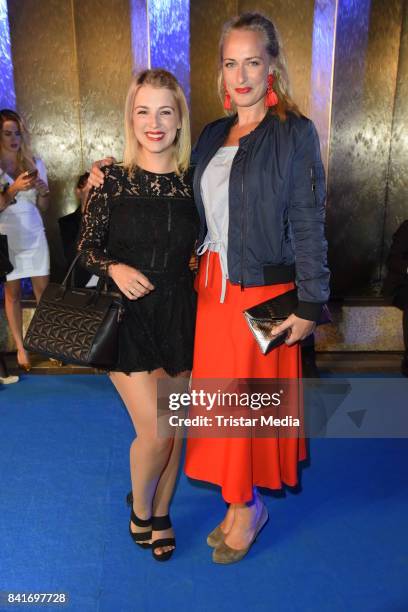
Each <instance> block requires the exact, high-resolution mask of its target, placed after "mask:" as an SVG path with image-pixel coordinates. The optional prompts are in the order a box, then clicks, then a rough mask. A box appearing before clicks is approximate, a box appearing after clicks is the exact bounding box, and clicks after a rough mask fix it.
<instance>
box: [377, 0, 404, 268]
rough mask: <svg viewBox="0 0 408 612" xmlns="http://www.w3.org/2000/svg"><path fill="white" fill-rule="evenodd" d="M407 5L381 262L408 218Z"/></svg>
mask: <svg viewBox="0 0 408 612" xmlns="http://www.w3.org/2000/svg"><path fill="white" fill-rule="evenodd" d="M407 126H408V3H406V2H405V11H404V15H403V22H402V36H401V45H400V53H399V64H398V79H397V88H396V96H395V106H394V121H393V129H392V140H391V155H390V173H389V180H388V194H387V195H388V197H387V215H386V224H385V241H384V256H383V263H384V260H385V258H386V256H387V253H388V251H389V247H390V244H391V238H392V234H393V233H394V232H395V231H396V229H397V227H398V226H399V225H400V224H401V223H402V221H404V219H408V127H407Z"/></svg>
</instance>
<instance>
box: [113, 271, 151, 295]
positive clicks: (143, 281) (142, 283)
mask: <svg viewBox="0 0 408 612" xmlns="http://www.w3.org/2000/svg"><path fill="white" fill-rule="evenodd" d="M108 273H109V276H110V277H111V279H112V280H113V281H114V282H115V284H116V285H117V286H118V287H119V289H120V290H121V292H122V293H123V294H124V295H125V296H126V297H127V298H128V299H129V300H137V299H138V298H140V297H143V296H144V295H147V294H148V293H150V291H153V289H154V286H153V285H152V284H151V282H150V281H149V279H148V278H147V277H146V276H145V275H144V274H142V273H141V272H139V270H136V268H132V267H131V266H127V265H126V264H121V263H119V264H111V265H110V266H109V269H108Z"/></svg>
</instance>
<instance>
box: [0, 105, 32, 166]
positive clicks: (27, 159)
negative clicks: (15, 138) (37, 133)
mask: <svg viewBox="0 0 408 612" xmlns="http://www.w3.org/2000/svg"><path fill="white" fill-rule="evenodd" d="M6 121H14V123H16V124H17V126H18V129H19V132H20V134H21V146H20V149H19V150H18V151H17V164H18V170H19V171H20V172H25V171H27V170H33V169H34V168H35V167H36V165H35V159H34V155H33V152H32V150H31V144H30V134H29V132H28V130H27V127H26V125H25V123H24V121H23V119H22V117H20V115H19V114H18V113H16V111H13V110H10V109H9V108H3V109H1V110H0V130H3V126H4V124H5V123H6ZM0 152H1V142H0Z"/></svg>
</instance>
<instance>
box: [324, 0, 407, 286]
mask: <svg viewBox="0 0 408 612" xmlns="http://www.w3.org/2000/svg"><path fill="white" fill-rule="evenodd" d="M401 6H402V3H401V0H388V2H387V3H384V2H383V1H382V0H371V1H370V0H360V1H359V2H356V3H354V4H353V3H350V2H345V1H344V0H341V1H340V2H339V10H338V15H337V34H336V49H335V65H334V82H333V101H332V123H331V141H330V156H329V185H328V215H327V228H328V232H327V233H328V241H329V264H330V268H331V270H332V279H333V282H332V288H333V294H334V295H337V296H356V297H358V296H363V295H366V296H372V295H375V294H377V293H378V292H379V291H380V288H381V276H380V268H381V260H382V258H383V255H384V219H385V215H386V207H387V202H386V185H387V174H388V168H389V153H390V145H391V129H392V122H393V106H394V97H395V85H396V77H397V68H398V53H399V42H400V32H401Z"/></svg>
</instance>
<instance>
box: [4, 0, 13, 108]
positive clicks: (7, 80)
mask: <svg viewBox="0 0 408 612" xmlns="http://www.w3.org/2000/svg"><path fill="white" fill-rule="evenodd" d="M0 84H1V86H0V108H15V106H16V92H15V91H14V75H13V60H12V57H11V45H10V30H9V22H8V10H7V0H0Z"/></svg>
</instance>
